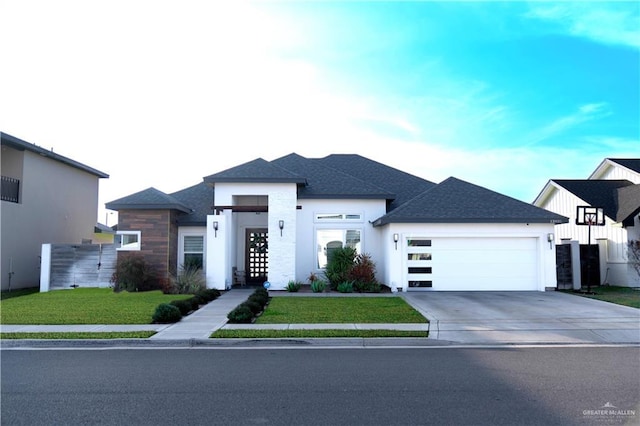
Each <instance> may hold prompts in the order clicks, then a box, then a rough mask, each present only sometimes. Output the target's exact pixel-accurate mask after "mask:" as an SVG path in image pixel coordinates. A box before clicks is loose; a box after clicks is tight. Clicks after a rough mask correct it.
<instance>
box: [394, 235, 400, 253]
mask: <svg viewBox="0 0 640 426" xmlns="http://www.w3.org/2000/svg"><path fill="white" fill-rule="evenodd" d="M399 239H400V235H398V234H393V242H394V243H395V245H396V250H398V240H399Z"/></svg>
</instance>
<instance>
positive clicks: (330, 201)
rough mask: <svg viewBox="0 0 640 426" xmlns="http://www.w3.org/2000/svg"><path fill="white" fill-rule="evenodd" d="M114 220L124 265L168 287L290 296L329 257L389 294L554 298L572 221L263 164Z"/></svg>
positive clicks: (316, 169)
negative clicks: (345, 255)
mask: <svg viewBox="0 0 640 426" xmlns="http://www.w3.org/2000/svg"><path fill="white" fill-rule="evenodd" d="M106 207H107V208H108V209H112V210H117V211H118V217H119V223H118V234H119V235H118V237H119V238H120V241H119V242H118V243H117V244H118V245H119V247H118V248H119V250H120V251H119V255H123V256H125V255H127V254H128V253H127V252H130V251H137V252H140V253H142V254H143V255H144V256H145V258H146V259H147V260H148V262H149V263H150V264H151V265H152V266H153V267H154V268H155V270H156V271H157V272H158V273H159V274H160V276H161V278H164V279H166V278H167V277H168V276H169V274H172V273H175V272H176V271H177V270H179V268H180V265H183V264H186V263H194V262H195V263H196V264H198V265H202V268H203V269H204V271H205V274H206V280H207V286H208V287H212V288H217V289H220V290H223V289H228V288H230V287H231V286H232V285H233V284H234V276H235V274H234V271H243V272H242V273H243V277H244V278H245V279H246V281H247V282H249V283H251V282H253V283H256V284H262V283H263V282H264V281H266V280H268V281H269V283H270V286H271V287H270V289H272V290H282V289H285V287H286V285H287V283H288V282H289V281H292V280H293V281H300V282H304V281H306V279H307V277H308V276H309V274H310V273H312V272H313V273H322V271H323V270H324V268H325V266H326V263H327V256H328V254H329V253H330V252H331V249H332V248H335V247H344V246H349V247H353V248H355V249H356V250H357V251H358V252H359V253H367V254H369V255H370V256H371V258H372V260H373V261H374V262H375V264H376V270H377V278H378V280H379V281H380V282H382V283H383V284H385V285H386V286H388V287H390V288H391V289H392V290H393V291H396V290H400V291H408V290H538V291H544V290H545V289H549V288H555V286H556V275H555V247H554V245H553V244H552V243H550V242H549V240H550V238H551V237H552V235H553V233H554V227H555V226H556V224H558V223H564V222H566V221H567V218H565V217H563V216H561V215H558V214H555V213H552V212H549V211H547V210H544V209H541V208H538V207H535V206H533V205H531V204H528V203H525V202H522V201H518V200H515V199H513V198H510V197H507V196H505V195H501V194H498V193H496V192H493V191H490V190H488V189H486V188H482V187H480V186H476V185H473V184H471V183H467V182H464V181H462V180H459V179H456V178H449V179H447V180H445V181H444V182H442V183H440V184H435V183H433V182H430V181H427V180H424V179H421V178H419V177H416V176H413V175H411V174H408V173H405V172H403V171H401V170H398V169H395V168H392V167H389V166H386V165H384V164H381V163H378V162H376V161H372V160H370V159H367V158H365V157H362V156H359V155H329V156H327V157H324V158H305V157H302V156H300V155H297V154H290V155H287V156H284V157H281V158H278V159H276V160H273V161H266V160H264V159H261V158H258V159H256V160H253V161H250V162H248V163H245V164H241V165H239V166H237V167H233V168H230V169H227V170H224V171H221V172H219V173H215V174H212V175H210V176H206V177H204V179H203V181H202V182H201V183H198V184H196V185H194V186H191V187H189V188H186V189H184V190H181V191H178V192H175V193H172V194H166V193H164V192H162V191H159V190H157V189H155V188H148V189H146V190H143V191H140V192H137V193H135V194H132V195H129V196H126V197H124V198H121V199H118V200H114V201H112V202H110V203H107V204H106Z"/></svg>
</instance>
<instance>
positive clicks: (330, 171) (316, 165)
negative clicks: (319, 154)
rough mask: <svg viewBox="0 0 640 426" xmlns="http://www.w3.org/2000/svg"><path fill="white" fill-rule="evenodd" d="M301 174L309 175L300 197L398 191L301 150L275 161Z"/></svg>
mask: <svg viewBox="0 0 640 426" xmlns="http://www.w3.org/2000/svg"><path fill="white" fill-rule="evenodd" d="M272 163H273V164H276V165H278V166H280V167H282V168H283V169H286V170H289V171H291V172H292V173H295V174H297V175H304V176H306V182H307V185H305V186H304V187H301V188H300V190H299V191H298V198H336V199H340V198H359V199H385V200H386V199H392V198H395V194H393V193H391V192H389V191H387V190H386V189H384V188H381V187H379V186H376V185H374V184H372V183H370V182H368V181H365V180H361V179H359V178H357V177H355V176H354V175H353V174H351V173H345V172H343V171H340V170H338V169H335V168H333V167H329V166H328V165H326V164H324V163H322V161H321V160H318V159H309V158H305V157H302V156H300V155H298V154H289V155H286V156H284V157H281V158H278V159H277V160H274V161H273V162H272Z"/></svg>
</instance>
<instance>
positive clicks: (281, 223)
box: [278, 220, 284, 237]
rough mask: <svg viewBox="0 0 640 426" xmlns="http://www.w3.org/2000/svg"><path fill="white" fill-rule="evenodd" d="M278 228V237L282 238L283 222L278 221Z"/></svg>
mask: <svg viewBox="0 0 640 426" xmlns="http://www.w3.org/2000/svg"><path fill="white" fill-rule="evenodd" d="M278 228H280V236H281V237H282V230H283V229H284V220H279V221H278Z"/></svg>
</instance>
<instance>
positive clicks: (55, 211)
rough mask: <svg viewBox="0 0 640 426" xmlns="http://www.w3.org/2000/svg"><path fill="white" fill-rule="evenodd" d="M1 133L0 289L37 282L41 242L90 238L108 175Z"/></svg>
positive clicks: (73, 240) (36, 284) (70, 241)
mask: <svg viewBox="0 0 640 426" xmlns="http://www.w3.org/2000/svg"><path fill="white" fill-rule="evenodd" d="M0 138H1V145H2V155H1V161H2V204H1V206H2V210H1V212H0V215H1V217H2V218H1V225H2V229H1V230H2V232H1V234H2V245H1V248H0V250H1V251H0V265H1V266H0V269H1V271H0V276H1V277H2V290H7V289H8V288H9V283H11V288H12V289H17V288H27V287H37V286H38V284H39V279H40V254H41V248H42V244H45V243H81V242H83V241H87V240H91V239H92V238H93V236H94V228H95V226H96V218H97V216H98V188H99V181H100V179H104V178H108V177H109V175H107V174H106V173H103V172H101V171H99V170H96V169H94V168H91V167H89V166H87V165H85V164H82V163H79V162H77V161H75V160H72V159H70V158H67V157H64V156H62V155H59V154H57V153H54V152H53V151H51V150H47V149H44V148H42V147H40V146H37V145H34V144H32V143H29V142H26V141H24V140H21V139H18V138H17V137H14V136H11V135H9V134H6V133H0Z"/></svg>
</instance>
